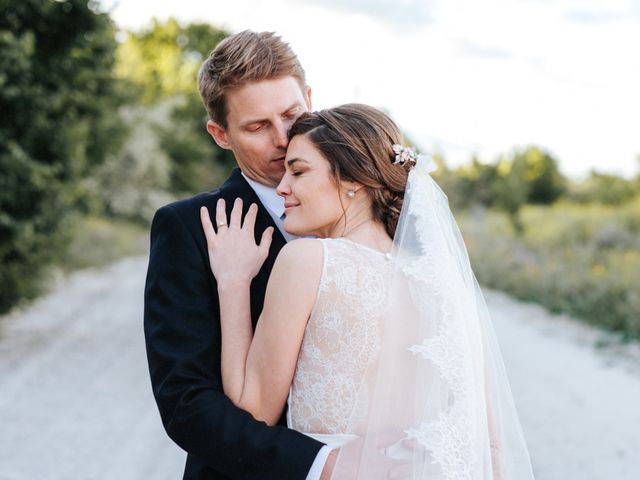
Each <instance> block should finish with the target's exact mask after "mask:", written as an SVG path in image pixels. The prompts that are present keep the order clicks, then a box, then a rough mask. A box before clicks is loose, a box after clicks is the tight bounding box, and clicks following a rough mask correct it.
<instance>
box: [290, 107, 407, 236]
mask: <svg viewBox="0 0 640 480" xmlns="http://www.w3.org/2000/svg"><path fill="white" fill-rule="evenodd" d="M296 135H305V136H306V137H307V139H309V140H310V141H311V142H312V143H313V144H314V145H315V146H316V147H317V148H318V150H319V151H320V153H322V155H323V156H324V158H325V159H326V160H327V161H328V162H329V165H330V166H331V173H332V175H333V177H334V178H335V180H336V182H340V181H341V180H346V181H351V182H356V183H359V184H361V185H363V186H364V188H365V191H366V193H367V195H368V196H369V198H370V199H371V205H372V213H373V217H374V219H375V220H376V221H378V222H380V223H381V224H382V225H384V227H385V229H386V230H387V233H388V234H389V236H390V237H391V238H393V236H394V234H395V232H396V227H397V226H398V217H399V216H400V210H401V209H402V202H403V200H404V189H405V186H406V184H407V175H408V171H409V168H410V167H409V165H406V166H402V165H395V164H394V163H393V160H394V158H395V154H394V152H393V150H392V148H391V146H392V145H393V144H402V143H403V138H402V134H401V133H400V129H399V128H398V126H397V125H396V124H395V123H394V121H393V120H391V119H390V118H389V117H388V116H387V115H385V114H384V113H383V112H381V111H380V110H377V109H375V108H373V107H370V106H368V105H363V104H358V103H350V104H347V105H341V106H339V107H335V108H330V109H327V110H321V111H319V112H310V113H304V114H303V115H302V116H301V117H299V118H298V119H297V120H296V122H295V123H294V124H293V126H292V127H291V130H290V131H289V140H291V139H292V138H293V137H295V136H296Z"/></svg>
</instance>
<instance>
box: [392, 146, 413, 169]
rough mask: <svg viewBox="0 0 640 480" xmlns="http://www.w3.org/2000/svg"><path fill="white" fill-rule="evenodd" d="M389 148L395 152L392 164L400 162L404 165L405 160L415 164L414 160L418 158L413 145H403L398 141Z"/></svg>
mask: <svg viewBox="0 0 640 480" xmlns="http://www.w3.org/2000/svg"><path fill="white" fill-rule="evenodd" d="M391 149H392V150H393V153H395V154H396V157H395V160H394V162H393V164H394V165H397V164H400V165H403V166H404V164H405V163H407V162H411V163H413V164H414V165H415V163H416V160H418V156H419V155H418V152H416V149H415V147H405V146H404V145H400V144H399V143H394V144H393V145H391Z"/></svg>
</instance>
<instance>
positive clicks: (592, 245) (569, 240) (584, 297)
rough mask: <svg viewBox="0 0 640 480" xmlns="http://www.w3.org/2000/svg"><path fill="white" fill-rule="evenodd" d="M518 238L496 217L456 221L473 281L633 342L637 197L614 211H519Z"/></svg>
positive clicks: (638, 320) (639, 243)
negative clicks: (611, 331) (567, 315)
mask: <svg viewBox="0 0 640 480" xmlns="http://www.w3.org/2000/svg"><path fill="white" fill-rule="evenodd" d="M521 218H522V221H523V223H524V225H525V229H524V233H523V234H522V235H521V236H518V235H516V234H515V233H514V231H513V229H512V227H511V224H510V222H509V220H508V218H507V217H506V215H505V214H504V213H500V212H496V211H489V210H487V211H484V212H480V213H478V212H476V213H475V214H472V213H469V212H467V213H465V214H463V215H461V216H460V221H461V228H462V230H463V233H464V236H465V241H466V243H467V246H468V249H469V254H470V257H471V260H472V263H473V265H474V270H475V272H476V275H477V277H478V280H479V281H480V282H481V283H482V284H484V285H486V286H488V287H491V288H496V289H499V290H503V291H505V292H507V293H510V294H512V295H514V296H516V297H518V298H521V299H524V300H530V301H534V302H538V303H540V304H542V305H545V306H546V307H548V308H549V309H551V310H552V311H555V312H563V313H568V314H570V315H574V316H576V317H580V318H583V319H585V320H587V321H588V322H590V323H592V324H594V325H598V326H601V327H604V328H607V329H610V330H614V331H618V332H622V333H623V334H624V335H625V336H628V337H634V338H640V287H639V285H640V197H637V198H636V199H635V200H634V201H632V202H628V203H626V204H624V205H623V206H621V207H617V208H615V207H611V206H604V205H599V204H592V205H576V204H569V203H558V204H556V205H554V206H551V207H542V206H526V207H524V208H523V209H522V212H521Z"/></svg>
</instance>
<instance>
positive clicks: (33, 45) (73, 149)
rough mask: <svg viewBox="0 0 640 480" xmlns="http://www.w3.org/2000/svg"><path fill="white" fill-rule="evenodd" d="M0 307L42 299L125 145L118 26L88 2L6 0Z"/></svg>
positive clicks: (0, 82) (0, 103) (1, 44)
mask: <svg viewBox="0 0 640 480" xmlns="http://www.w3.org/2000/svg"><path fill="white" fill-rule="evenodd" d="M0 6H1V8H0V11H1V12H2V14H1V15H0V72H1V73H0V111H1V112H2V115H0V170H1V171H2V175H1V176H0V265H1V266H2V267H1V270H0V312H4V311H6V310H8V309H9V308H10V307H11V306H12V305H14V304H15V303H16V302H17V301H18V300H19V299H21V298H29V297H33V296H34V295H36V294H37V292H38V290H39V287H40V284H39V283H40V274H41V273H42V271H43V269H45V268H46V266H47V265H49V264H50V263H51V262H53V261H54V260H56V259H57V258H59V255H60V254H61V252H62V251H63V248H64V245H65V243H66V241H67V240H68V238H69V236H68V228H69V218H70V214H71V213H72V212H73V211H74V210H77V209H79V208H82V207H83V206H84V205H86V204H87V203H90V202H89V200H88V199H89V198H90V196H91V194H90V192H88V191H87V190H86V188H84V186H83V184H82V180H83V179H84V178H85V177H86V176H87V175H88V174H89V173H90V172H91V171H92V170H93V169H94V168H95V167H96V166H97V165H100V164H101V163H102V161H103V160H104V158H105V156H106V155H108V154H109V153H110V152H114V151H116V150H117V149H118V146H119V140H120V139H121V138H122V135H123V131H122V128H121V127H120V125H119V122H118V121H117V117H116V115H115V114H114V112H115V110H116V108H117V105H118V102H119V98H120V96H119V93H118V83H117V82H116V81H115V78H114V77H113V75H112V67H113V64H114V61H115V48H116V42H115V36H114V27H113V25H112V23H111V20H110V19H109V17H108V16H107V15H105V14H101V13H97V12H96V11H94V10H92V9H95V4H94V3H92V2H89V3H88V2H87V1H86V0H66V1H53V0H2V1H1V2H0Z"/></svg>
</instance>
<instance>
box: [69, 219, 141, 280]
mask: <svg viewBox="0 0 640 480" xmlns="http://www.w3.org/2000/svg"><path fill="white" fill-rule="evenodd" d="M147 238H148V228H147V227H146V226H141V225H140V224H138V223H135V222H130V221H127V220H121V219H113V218H103V217H96V216H87V217H83V218H82V219H80V220H79V221H78V222H75V223H74V225H73V228H72V229H71V241H70V242H69V244H68V246H67V248H66V249H65V252H64V254H63V256H62V258H61V262H60V265H62V267H63V268H64V270H65V271H71V270H75V269H80V268H87V267H96V266H102V265H107V264H109V263H111V262H115V261H116V260H118V259H120V258H122V257H124V256H127V255H141V254H143V253H144V252H145V251H146V250H147V248H148V245H147Z"/></svg>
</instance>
